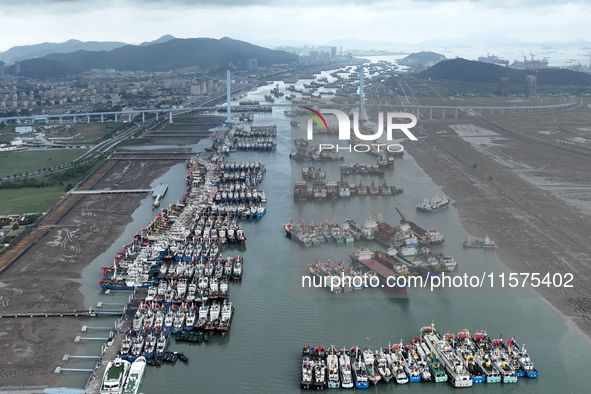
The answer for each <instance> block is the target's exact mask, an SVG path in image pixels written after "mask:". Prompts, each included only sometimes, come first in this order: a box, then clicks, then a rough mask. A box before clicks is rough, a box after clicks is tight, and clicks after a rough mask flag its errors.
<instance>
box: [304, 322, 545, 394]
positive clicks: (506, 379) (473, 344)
mask: <svg viewBox="0 0 591 394" xmlns="http://www.w3.org/2000/svg"><path fill="white" fill-rule="evenodd" d="M538 375H539V372H538V370H537V369H536V368H535V367H534V365H533V362H532V361H531V358H530V356H529V355H528V354H527V351H526V350H525V345H524V346H522V347H521V348H520V347H519V346H518V345H517V343H516V342H515V340H514V339H508V340H505V341H503V340H502V338H499V339H494V340H492V339H491V338H489V337H488V335H487V334H486V332H485V331H477V332H476V334H474V335H473V336H472V335H471V334H470V332H469V331H468V330H467V329H463V330H461V331H460V332H459V333H458V334H457V335H455V334H450V333H447V334H444V335H443V336H441V335H440V334H439V332H438V331H437V330H436V329H435V327H434V325H433V324H432V325H430V326H425V327H423V328H422V329H421V334H420V336H417V337H414V338H413V339H412V340H411V342H410V343H409V344H407V345H404V343H403V342H402V341H401V342H400V343H395V344H394V345H392V344H391V343H390V344H389V345H388V346H387V347H381V348H380V349H378V350H371V346H369V347H368V346H365V347H364V348H363V350H361V349H360V348H359V347H358V346H353V347H351V348H349V349H348V348H343V349H340V350H339V349H337V348H336V347H335V346H334V345H331V346H330V347H329V348H328V350H326V349H325V348H324V347H322V346H317V347H312V346H310V345H307V346H305V347H304V348H303V350H302V365H301V379H300V387H301V388H302V389H316V390H321V389H326V388H335V389H338V388H341V387H342V388H353V387H356V388H358V389H365V388H368V387H369V385H370V383H371V384H372V385H377V384H379V382H380V381H381V382H384V383H388V382H389V381H393V382H395V383H397V384H406V383H409V382H410V383H413V382H414V383H418V382H435V383H440V382H447V381H449V382H450V383H451V384H452V385H453V386H454V387H471V386H472V385H473V384H477V383H499V382H502V383H515V382H517V378H518V377H528V378H536V377H538Z"/></svg>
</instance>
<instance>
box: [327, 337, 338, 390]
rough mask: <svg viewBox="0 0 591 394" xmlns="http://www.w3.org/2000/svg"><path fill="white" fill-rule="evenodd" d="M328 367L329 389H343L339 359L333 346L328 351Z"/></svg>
mask: <svg viewBox="0 0 591 394" xmlns="http://www.w3.org/2000/svg"><path fill="white" fill-rule="evenodd" d="M326 366H327V368H328V388H329V389H338V388H339V387H341V382H340V379H339V359H338V357H337V350H336V349H335V347H334V345H332V346H331V347H330V348H329V349H328V351H327V356H326Z"/></svg>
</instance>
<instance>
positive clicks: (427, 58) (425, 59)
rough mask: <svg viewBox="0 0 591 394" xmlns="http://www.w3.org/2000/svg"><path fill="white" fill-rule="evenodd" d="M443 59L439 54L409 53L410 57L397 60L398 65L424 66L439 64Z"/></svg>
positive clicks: (425, 52)
mask: <svg viewBox="0 0 591 394" xmlns="http://www.w3.org/2000/svg"><path fill="white" fill-rule="evenodd" d="M445 59H446V58H445V56H443V55H440V54H439V53H435V52H427V51H423V52H417V53H411V54H410V55H408V56H406V57H404V58H402V59H400V60H398V63H399V64H402V65H405V66H417V65H423V66H425V65H430V64H433V63H437V62H440V61H442V60H445Z"/></svg>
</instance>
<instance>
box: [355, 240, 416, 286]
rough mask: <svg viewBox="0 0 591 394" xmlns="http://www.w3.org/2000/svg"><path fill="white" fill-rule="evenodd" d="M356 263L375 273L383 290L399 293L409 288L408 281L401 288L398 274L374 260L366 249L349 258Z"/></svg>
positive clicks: (372, 255) (372, 254) (370, 252)
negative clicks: (397, 279)
mask: <svg viewBox="0 0 591 394" xmlns="http://www.w3.org/2000/svg"><path fill="white" fill-rule="evenodd" d="M349 257H350V258H351V260H352V261H353V262H355V263H359V264H361V265H362V266H363V267H365V270H366V272H375V273H376V274H377V276H378V278H379V279H380V285H381V287H383V288H388V289H390V290H394V291H397V292H405V291H406V289H407V288H408V285H407V284H406V281H404V286H399V284H398V283H396V278H397V277H398V276H399V274H398V273H397V272H394V271H393V270H392V269H390V268H388V267H386V266H385V265H383V264H381V263H380V262H378V261H376V260H374V259H373V257H374V253H373V252H372V251H370V250H369V249H366V248H361V249H359V250H357V251H356V252H355V253H353V254H351V255H350V256H349Z"/></svg>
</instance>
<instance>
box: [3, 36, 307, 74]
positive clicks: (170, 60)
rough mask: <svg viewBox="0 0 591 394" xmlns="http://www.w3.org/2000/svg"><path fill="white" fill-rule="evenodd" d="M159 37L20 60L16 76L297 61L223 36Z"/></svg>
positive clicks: (12, 71) (13, 69) (235, 65)
mask: <svg viewBox="0 0 591 394" xmlns="http://www.w3.org/2000/svg"><path fill="white" fill-rule="evenodd" d="M159 40H160V42H151V43H143V44H142V45H125V46H120V47H118V48H115V49H111V50H109V51H88V50H79V51H76V52H70V53H52V54H49V55H46V56H43V57H41V58H35V59H28V60H23V61H21V64H20V75H22V76H25V77H32V78H48V77H65V76H66V75H68V74H79V73H82V72H84V71H89V70H90V69H92V68H97V69H115V70H119V71H137V70H143V71H170V70H177V69H182V68H187V67H194V66H199V67H200V68H201V69H205V68H208V67H211V66H217V67H229V66H230V67H231V66H234V67H236V68H245V67H246V66H247V65H248V60H249V59H257V61H258V65H259V66H269V65H271V64H277V63H293V62H295V61H297V60H298V57H297V56H296V55H294V54H291V53H288V52H285V51H277V50H272V49H268V48H263V47H260V46H257V45H252V44H249V43H247V42H244V41H238V40H233V39H230V38H227V37H224V38H221V39H219V40H218V39H213V38H187V39H180V38H174V37H172V36H169V37H166V36H165V37H163V38H161V39H159ZM159 40H156V41H159ZM162 41H164V42H162ZM7 73H8V74H13V75H14V74H15V66H14V65H12V66H10V67H8V69H7Z"/></svg>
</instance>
